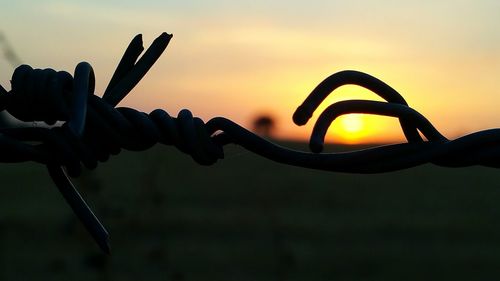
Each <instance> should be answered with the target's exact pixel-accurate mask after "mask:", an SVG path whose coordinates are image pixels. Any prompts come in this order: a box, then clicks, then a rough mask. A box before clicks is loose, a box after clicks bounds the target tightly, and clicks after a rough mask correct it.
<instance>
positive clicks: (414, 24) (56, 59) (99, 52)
mask: <svg viewBox="0 0 500 281" xmlns="http://www.w3.org/2000/svg"><path fill="white" fill-rule="evenodd" d="M0 2H1V3H2V5H1V7H2V9H0V19H1V20H0V23H1V24H0V31H1V32H3V34H4V35H5V36H6V37H7V39H8V40H9V42H10V45H12V47H13V48H14V49H15V51H16V52H17V54H18V56H19V57H20V58H21V59H22V61H23V62H24V63H27V64H30V65H32V66H33V67H37V68H47V67H51V68H54V69H57V70H67V71H69V72H70V73H72V72H73V70H74V67H75V66H76V64H77V63H78V62H80V61H88V62H89V63H90V64H92V66H93V67H94V71H95V73H96V76H97V89H96V94H97V95H102V92H103V90H104V88H105V86H106V84H107V82H108V80H109V78H110V76H111V75H112V73H113V71H114V69H115V67H116V64H117V63H118V61H119V59H120V57H121V55H122V53H123V51H124V50H125V48H126V46H127V44H128V43H129V41H130V40H131V39H132V38H133V36H134V35H136V34H138V33H142V34H143V38H144V44H145V46H148V45H149V44H150V43H151V41H152V40H153V39H154V38H156V37H157V36H158V35H159V34H161V33H162V32H163V31H166V32H168V33H173V34H174V38H173V39H172V41H171V43H170V45H169V46H168V48H167V51H166V52H165V54H164V55H163V56H162V57H161V58H160V59H159V61H158V62H157V64H156V65H155V66H153V68H152V69H151V71H150V72H149V73H148V75H146V77H145V78H144V79H143V80H142V81H141V83H140V84H139V86H138V87H136V88H135V89H134V90H133V92H132V93H131V95H130V97H128V98H126V100H124V102H123V103H122V104H120V105H123V106H130V107H134V108H137V109H140V110H143V111H150V110H152V109H155V108H163V109H165V110H167V111H168V112H169V113H170V114H171V115H176V114H177V112H178V111H179V110H180V109H182V108H188V109H190V110H191V111H193V113H194V114H195V115H198V116H200V117H202V118H203V119H204V120H208V119H209V118H211V117H215V116H224V117H227V118H229V119H232V120H234V121H236V122H238V123H240V124H242V125H244V126H246V127H250V125H249V124H250V123H251V120H252V118H253V117H254V116H255V115H256V114H258V113H260V112H269V113H272V114H273V115H274V116H275V117H276V118H277V120H278V128H279V131H278V135H279V136H280V137H284V138H294V139H297V138H298V139H306V138H307V136H308V134H309V133H310V130H311V127H310V126H307V127H305V128H303V127H302V128H297V127H295V125H294V124H293V123H292V120H291V116H292V113H293V112H294V110H295V108H296V107H297V106H298V105H299V104H300V103H301V102H302V100H303V99H304V98H305V97H306V96H307V94H309V92H310V91H311V90H312V89H313V88H314V87H315V86H316V84H318V83H319V82H321V81H322V80H323V79H324V78H325V77H327V76H328V75H330V74H332V73H334V72H337V71H340V70H345V69H354V70H360V71H364V72H368V73H369V74H371V75H374V76H376V77H378V78H380V79H382V80H383V81H385V82H386V83H388V84H389V85H391V86H393V87H394V88H395V89H396V90H398V91H399V92H400V93H401V94H402V95H403V96H404V97H405V98H406V100H407V101H408V103H409V104H410V105H411V106H412V107H413V108H415V109H416V110H418V111H419V112H421V113H422V114H424V115H425V116H426V117H428V118H429V119H430V120H431V122H433V123H434V124H435V126H436V127H437V128H438V129H439V130H441V131H442V132H443V133H444V134H445V135H446V136H448V137H455V136H456V135H457V134H464V133H468V132H472V131H475V130H479V129H486V128H491V127H500V113H499V110H498V107H499V105H500V90H499V89H498V87H497V85H498V84H499V80H500V79H499V77H500V17H499V16H498V15H499V14H500V1H494V0H468V1H464V0H446V1H431V0H423V1H422V0H421V1H389V0H379V1H375V0H365V1H360V0H357V1H354V0H346V1H290V0H288V1H272V2H271V1H255V0H254V1H224V0H219V1H203V2H202V1H164V0H163V1H124V0H121V1H23V0H16V1H6V0H0ZM12 72H13V68H12V67H11V66H10V65H9V64H8V62H7V61H6V60H5V59H4V58H3V57H0V83H1V84H2V85H3V86H4V87H5V88H7V89H10V85H9V79H10V77H11V76H12ZM373 97H374V95H372V94H369V93H368V92H367V91H364V90H361V89H359V88H357V87H353V86H349V87H343V88H342V89H341V90H340V91H339V93H338V94H336V95H335V97H334V98H332V99H329V100H328V102H329V103H331V102H333V101H336V100H341V99H346V98H365V99H372V98H373ZM327 105H328V104H325V106H327ZM318 114H319V112H318V113H317V114H315V116H314V117H313V120H311V121H314V120H315V117H317V115H318ZM364 120H365V121H364V124H365V125H364V126H365V129H364V130H365V133H364V134H365V135H366V136H365V138H366V140H367V141H374V140H378V141H380V140H387V141H395V140H396V141H397V140H400V139H401V136H402V134H401V133H400V132H399V131H400V130H399V128H397V126H398V123H397V122H396V121H394V120H391V119H389V118H368V119H364ZM312 123H313V122H311V124H312ZM335 127H336V126H335V123H334V126H333V127H332V128H331V130H333V131H335ZM331 137H332V140H333V141H335V138H336V135H335V134H332V135H331Z"/></svg>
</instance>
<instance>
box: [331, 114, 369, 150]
mask: <svg viewBox="0 0 500 281" xmlns="http://www.w3.org/2000/svg"><path fill="white" fill-rule="evenodd" d="M333 125H334V126H332V127H331V128H330V130H331V131H332V133H333V135H335V136H334V138H335V139H338V140H339V141H340V142H342V143H347V144H354V143H359V142H362V141H363V138H364V137H366V136H367V134H368V132H367V128H366V122H364V116H363V115H362V114H348V115H344V116H340V117H339V118H338V120H336V121H335V122H334V124H333Z"/></svg>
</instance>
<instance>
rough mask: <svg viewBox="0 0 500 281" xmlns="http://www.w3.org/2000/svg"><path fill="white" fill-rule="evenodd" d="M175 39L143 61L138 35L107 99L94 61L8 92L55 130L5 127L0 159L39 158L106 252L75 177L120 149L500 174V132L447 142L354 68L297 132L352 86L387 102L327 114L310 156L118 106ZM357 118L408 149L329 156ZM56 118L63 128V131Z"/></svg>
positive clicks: (12, 101) (316, 98) (0, 103)
mask: <svg viewBox="0 0 500 281" xmlns="http://www.w3.org/2000/svg"><path fill="white" fill-rule="evenodd" d="M171 38H172V35H170V34H167V33H162V34H161V35H160V36H159V37H158V38H157V39H156V40H154V42H153V43H152V45H151V46H150V47H149V48H148V49H147V50H146V51H145V53H144V54H143V55H142V57H140V55H141V53H142V52H143V50H144V48H143V45H142V37H141V35H137V36H136V37H134V38H133V40H132V41H131V43H130V44H129V46H128V48H127V49H126V51H125V53H124V55H123V57H122V59H121V60H120V62H119V64H118V66H117V68H116V70H115V72H114V74H113V76H112V78H111V80H110V81H109V84H108V86H107V87H106V90H105V92H104V94H103V96H102V97H98V96H96V95H95V94H94V90H95V77H94V72H93V70H92V67H91V66H90V64H88V63H86V62H82V63H80V64H78V65H77V67H76V69H75V72H74V76H72V75H71V74H69V73H67V72H65V71H55V70H52V69H43V70H41V69H33V68H31V67H30V66H28V65H22V66H19V67H18V68H17V69H16V70H15V71H14V74H13V77H12V89H11V90H10V91H6V90H5V89H4V88H3V87H1V86H0V110H6V111H7V112H8V113H10V114H11V115H13V116H14V117H15V118H17V119H19V120H22V121H27V122H33V121H43V122H45V123H47V124H49V125H53V126H52V127H48V128H42V127H35V128H34V127H29V128H23V127H16V126H10V127H7V128H1V129H0V149H1V152H2V153H0V162H7V163H9V162H24V161H34V162H38V163H41V164H44V165H46V166H47V168H48V171H49V175H50V176H51V177H52V179H53V181H54V182H55V184H56V186H57V187H58V189H59V191H60V192H61V194H62V195H63V197H64V198H65V199H66V201H67V202H68V204H69V205H70V207H71V208H72V209H73V211H74V212H75V214H76V215H77V217H78V218H79V219H80V220H81V221H82V223H83V224H84V226H85V227H86V229H87V230H88V231H89V233H90V234H91V235H92V237H93V238H94V239H95V240H96V242H97V244H98V245H99V247H100V248H101V249H102V250H103V251H105V252H108V253H109V250H110V248H109V235H108V232H107V231H106V229H105V228H104V226H103V225H102V224H101V223H100V221H99V220H98V219H97V217H96V216H95V215H94V213H93V212H92V210H91V209H90V208H89V207H88V205H87V203H86V202H85V201H84V200H83V198H82V197H81V196H80V194H79V193H78V191H77V189H76V188H75V186H74V185H73V184H72V183H71V180H70V179H69V177H76V176H78V175H79V174H80V173H81V166H82V165H83V166H85V167H86V168H88V169H94V168H96V167H97V164H98V162H104V161H107V160H108V159H109V157H110V156H111V155H116V154H118V153H120V151H121V150H122V149H126V150H132V151H142V150H146V149H148V148H150V147H152V146H153V145H155V144H157V143H161V144H164V145H173V146H175V147H177V148H178V149H179V150H180V151H182V152H184V153H186V154H189V155H191V157H192V158H193V159H194V160H195V161H196V162H197V163H199V164H201V165H211V164H213V163H215V162H216V161H217V160H219V159H223V158H224V145H226V144H229V143H234V144H238V145H240V146H242V147H244V148H245V149H247V150H249V151H252V152H254V153H256V154H258V155H260V156H263V157H265V158H268V159H270V160H273V161H276V162H280V163H284V164H288V165H294V166H300V167H305V168H312V169H319V170H326V171H335V172H346V173H367V174H368V173H381V172H389V171H395V170H400V169H405V168H409V167H414V166H417V165H421V164H425V163H434V164H437V165H441V166H446V167H464V166H470V165H484V166H491V167H500V164H499V163H500V161H498V159H499V157H500V148H499V146H498V145H497V144H498V143H499V142H500V129H492V130H485V131H482V132H477V133H473V134H470V135H466V136H463V137H461V138H458V139H456V140H448V139H447V138H446V137H444V136H443V135H442V134H441V133H440V132H439V131H438V130H437V129H436V128H434V126H433V125H432V123H431V122H429V120H427V119H426V118H425V117H424V116H423V115H421V114H420V113H419V112H417V111H416V110H414V109H412V108H411V107H409V106H408V103H407V102H406V101H405V100H404V98H403V97H402V96H401V95H400V94H399V93H398V92H397V91H396V90H394V89H393V88H391V87H390V86H389V85H387V84H385V83H384V82H382V81H381V80H379V79H377V78H375V77H373V76H370V75H368V74H366V73H362V72H358V71H353V70H348V71H341V72H338V73H335V74H333V75H331V76H329V77H328V78H326V79H325V80H324V81H322V82H321V83H320V84H319V85H318V86H317V87H316V88H315V89H314V90H313V91H312V92H311V94H310V95H309V96H308V97H307V98H306V99H305V101H304V102H303V103H302V104H301V105H300V106H299V107H298V108H297V110H296V112H295V113H294V115H293V120H294V122H295V123H296V124H297V125H304V124H305V123H307V121H308V120H309V119H310V118H311V116H312V115H313V113H314V111H315V110H316V109H317V108H318V106H319V105H320V104H321V103H322V102H323V100H324V99H325V98H326V97H327V96H328V95H329V94H331V92H333V91H334V90H335V89H337V88H338V87H340V86H342V85H346V84H355V85H359V86H361V87H364V88H367V89H369V90H371V91H373V92H374V93H376V94H378V95H379V96H380V97H382V98H383V99H384V100H386V102H379V101H369V100H349V101H341V102H337V103H334V104H332V105H330V106H329V107H327V108H326V109H325V110H324V111H323V112H322V113H321V114H320V116H319V118H318V120H317V122H316V124H315V126H314V129H313V131H312V134H311V140H310V148H311V151H312V152H305V151H296V150H292V149H289V148H286V147H282V146H280V145H277V144H275V143H272V142H269V141H267V140H265V139H263V138H261V137H259V136H257V135H255V134H253V133H252V132H250V131H248V130H247V129H245V128H243V127H241V126H240V125H238V124H236V123H234V122H232V121H231V120H229V119H226V118H223V117H216V118H213V119H210V120H208V121H207V122H206V123H205V122H204V121H203V120H201V119H200V118H198V117H194V116H193V115H192V113H191V112H190V111H189V110H186V109H184V110H181V111H180V112H179V113H178V115H177V116H176V117H173V116H170V115H169V114H168V113H167V112H166V111H164V110H162V109H156V110H154V111H152V112H150V113H149V114H148V113H144V112H140V111H137V110H135V109H133V108H128V107H116V106H117V105H118V104H119V103H120V101H121V100H123V98H125V97H126V96H127V94H129V93H130V91H131V90H132V89H133V88H134V87H135V85H137V83H138V82H139V81H140V80H141V79H142V77H144V75H145V74H146V73H147V71H148V70H149V69H150V68H151V67H152V65H153V64H154V63H155V62H156V60H157V59H158V58H159V57H160V55H161V54H162V53H163V51H164V50H165V49H166V47H167V45H168V43H169V42H170V39H171ZM139 57H140V58H139ZM350 113H365V114H375V115H384V116H391V117H396V118H398V119H399V120H400V123H401V128H402V130H403V133H404V135H405V136H406V138H407V142H406V143H401V144H394V145H387V146H381V147H373V148H369V149H365V150H358V151H350V152H343V153H321V152H322V149H323V144H324V138H325V135H326V132H327V130H328V128H329V127H330V125H331V123H332V122H333V121H334V120H335V119H336V118H337V117H339V116H341V115H344V114H350ZM57 121H60V123H59V124H61V125H57V124H58V123H56V122H57ZM54 124H55V125H54ZM420 133H422V135H423V136H425V138H426V140H424V139H423V138H422V137H421V136H420Z"/></svg>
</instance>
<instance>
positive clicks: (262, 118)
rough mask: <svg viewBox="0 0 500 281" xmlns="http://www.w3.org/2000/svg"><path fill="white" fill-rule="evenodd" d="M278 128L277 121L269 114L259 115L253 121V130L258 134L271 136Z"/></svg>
mask: <svg viewBox="0 0 500 281" xmlns="http://www.w3.org/2000/svg"><path fill="white" fill-rule="evenodd" d="M275 128H276V121H274V118H273V117H271V116H269V115H259V116H257V117H256V118H255V119H254V121H253V130H254V132H255V133H256V134H258V135H261V136H264V137H271V136H272V135H273V133H274V130H275Z"/></svg>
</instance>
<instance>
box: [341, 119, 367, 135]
mask: <svg viewBox="0 0 500 281" xmlns="http://www.w3.org/2000/svg"><path fill="white" fill-rule="evenodd" d="M341 126H342V129H343V130H344V131H346V132H349V133H356V132H359V131H361V130H362V129H363V120H361V116H360V115H359V114H348V115H345V116H343V118H342V120H341Z"/></svg>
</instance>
